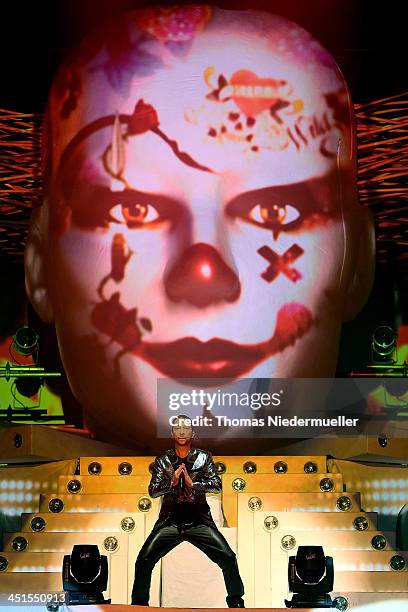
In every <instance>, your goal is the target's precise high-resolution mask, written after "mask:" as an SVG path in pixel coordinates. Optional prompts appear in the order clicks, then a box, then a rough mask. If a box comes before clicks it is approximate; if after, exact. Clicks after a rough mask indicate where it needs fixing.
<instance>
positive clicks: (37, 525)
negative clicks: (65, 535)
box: [30, 516, 45, 532]
mask: <svg viewBox="0 0 408 612" xmlns="http://www.w3.org/2000/svg"><path fill="white" fill-rule="evenodd" d="M30 527H31V529H32V530H33V531H36V532H38V531H44V529H45V520H44V519H43V517H42V516H35V517H34V518H33V519H31V522H30Z"/></svg>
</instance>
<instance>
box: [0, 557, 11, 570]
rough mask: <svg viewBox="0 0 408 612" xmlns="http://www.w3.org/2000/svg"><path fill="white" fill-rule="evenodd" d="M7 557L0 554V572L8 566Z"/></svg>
mask: <svg viewBox="0 0 408 612" xmlns="http://www.w3.org/2000/svg"><path fill="white" fill-rule="evenodd" d="M8 564H9V562H8V559H7V558H6V557H3V556H0V572H5V571H6V569H7V568H8Z"/></svg>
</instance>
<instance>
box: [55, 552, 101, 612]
mask: <svg viewBox="0 0 408 612" xmlns="http://www.w3.org/2000/svg"><path fill="white" fill-rule="evenodd" d="M62 582H63V589H64V591H65V603H66V604H67V605H80V604H82V605H84V604H85V605H86V604H99V603H107V604H108V603H111V600H110V599H108V600H105V599H104V597H103V594H102V592H103V591H106V589H107V586H108V558H107V557H106V556H105V555H101V554H100V553H99V549H98V546H97V545H96V544H76V545H75V546H74V547H73V549H72V553H71V555H64V561H63V566H62Z"/></svg>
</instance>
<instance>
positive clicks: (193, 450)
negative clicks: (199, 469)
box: [166, 447, 199, 464]
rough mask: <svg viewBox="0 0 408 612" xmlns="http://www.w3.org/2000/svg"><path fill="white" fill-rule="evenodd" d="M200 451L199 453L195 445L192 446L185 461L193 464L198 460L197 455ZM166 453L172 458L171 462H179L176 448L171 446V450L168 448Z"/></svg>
mask: <svg viewBox="0 0 408 612" xmlns="http://www.w3.org/2000/svg"><path fill="white" fill-rule="evenodd" d="M198 453H199V451H198V449H196V448H194V447H191V448H190V452H189V453H188V455H187V456H186V458H185V462H186V463H191V464H193V463H194V461H195V460H196V457H197V455H198ZM166 455H167V456H168V458H169V459H170V461H171V463H176V462H177V453H176V451H175V449H174V448H171V449H170V450H168V451H167V452H166Z"/></svg>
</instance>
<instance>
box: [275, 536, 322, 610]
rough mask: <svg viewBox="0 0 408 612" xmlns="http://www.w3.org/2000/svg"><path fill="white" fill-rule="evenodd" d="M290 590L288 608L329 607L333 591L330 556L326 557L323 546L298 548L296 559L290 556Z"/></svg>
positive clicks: (286, 601) (287, 601)
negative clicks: (290, 596)
mask: <svg viewBox="0 0 408 612" xmlns="http://www.w3.org/2000/svg"><path fill="white" fill-rule="evenodd" d="M288 580H289V591H290V592H291V593H294V595H293V597H292V599H291V600H287V599H285V605H286V607H287V608H331V607H332V605H333V602H332V599H331V597H330V595H329V593H330V591H332V590H333V583H334V568H333V557H325V555H324V552H323V547H322V546H299V548H298V550H297V554H296V557H289V565H288Z"/></svg>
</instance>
